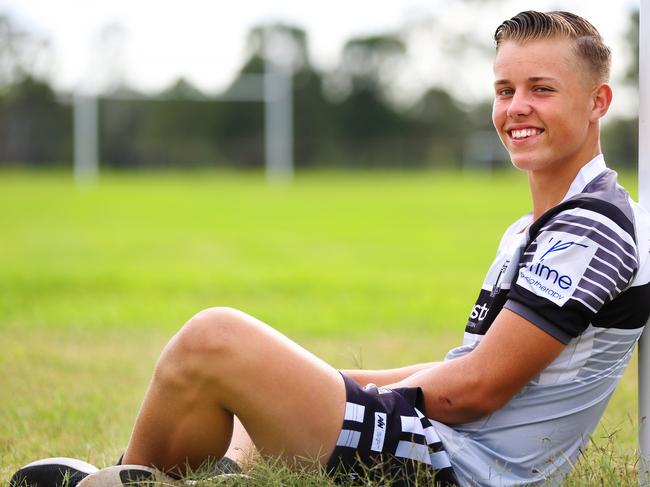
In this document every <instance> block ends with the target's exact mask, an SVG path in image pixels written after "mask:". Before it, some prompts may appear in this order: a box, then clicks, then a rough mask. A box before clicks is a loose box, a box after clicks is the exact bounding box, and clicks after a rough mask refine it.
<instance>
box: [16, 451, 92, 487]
mask: <svg viewBox="0 0 650 487" xmlns="http://www.w3.org/2000/svg"><path fill="white" fill-rule="evenodd" d="M97 471H98V469H97V467H95V466H94V465H91V464H90V463H86V462H84V461H81V460H77V459H75V458H65V457H57V458H44V459H43V460H37V461H35V462H32V463H29V464H27V465H25V466H24V467H22V468H21V469H19V470H18V471H17V472H16V473H15V474H13V476H12V477H11V480H10V481H9V487H75V486H76V485H77V484H78V483H79V482H80V481H81V480H83V479H84V478H86V477H87V476H88V475H90V474H92V473H95V472H97Z"/></svg>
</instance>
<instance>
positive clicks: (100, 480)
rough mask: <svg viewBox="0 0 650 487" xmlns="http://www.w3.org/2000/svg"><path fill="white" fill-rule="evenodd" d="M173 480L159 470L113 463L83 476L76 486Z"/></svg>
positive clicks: (102, 486) (106, 486)
mask: <svg viewBox="0 0 650 487" xmlns="http://www.w3.org/2000/svg"><path fill="white" fill-rule="evenodd" d="M171 482H173V479H172V478H171V477H168V476H167V475H165V474H164V473H162V472H161V471H160V470H157V469H155V468H151V467H144V466H142V465H114V466H112V467H107V468H102V469H101V470H98V471H97V472H95V473H93V474H91V475H88V476H87V477H85V478H84V479H83V480H82V481H81V482H79V484H78V485H77V487H120V486H122V485H136V484H145V485H146V484H161V483H165V484H169V483H171Z"/></svg>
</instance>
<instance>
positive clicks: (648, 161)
mask: <svg viewBox="0 0 650 487" xmlns="http://www.w3.org/2000/svg"><path fill="white" fill-rule="evenodd" d="M638 165H639V166H638V167H639V203H640V204H641V206H643V207H644V208H646V209H647V210H650V0H641V1H640V5H639V162H638ZM638 372H639V384H638V385H639V387H638V389H639V390H638V393H639V484H640V485H644V486H650V428H649V427H648V421H649V420H650V337H649V336H648V331H647V330H646V331H645V332H644V333H643V336H642V337H641V340H640V341H639V365H638Z"/></svg>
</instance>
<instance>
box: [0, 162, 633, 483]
mask: <svg viewBox="0 0 650 487" xmlns="http://www.w3.org/2000/svg"><path fill="white" fill-rule="evenodd" d="M528 206H529V203H528V193H527V187H526V183H525V180H524V179H523V178H522V177H521V175H514V174H508V175H495V176H490V175H459V174H437V173H407V174H401V173H383V174H366V173H353V174H348V173H320V174H305V175H301V176H299V177H298V180H297V181H296V183H295V184H294V185H292V186H291V187H287V188H278V187H276V188H273V187H268V186H267V185H266V183H265V182H264V180H263V178H262V177H261V176H259V175H255V174H253V175H250V174H249V175H237V174H219V173H203V174H198V175H196V174H195V175H183V174H157V175H143V174H142V175H114V174H113V175H108V176H106V177H104V178H103V179H102V180H101V183H100V184H99V185H98V186H96V187H93V188H88V189H86V190H77V189H75V188H74V186H73V184H72V180H71V178H70V177H69V176H68V175H65V174H38V173H24V172H0V208H2V211H0V232H2V238H0V344H1V345H2V352H1V353H0V481H2V480H6V479H8V477H9V475H10V473H11V472H12V471H13V470H15V469H16V468H18V467H19V466H20V465H22V464H25V463H27V462H29V461H31V460H34V459H37V458H42V457H47V456H72V457H77V458H81V459H84V460H87V461H90V462H91V463H94V464H96V465H98V466H106V465H110V464H112V463H114V462H115V460H116V459H117V457H118V456H119V454H120V453H121V451H122V449H123V448H124V446H125V444H126V441H127V439H128V436H129V433H130V428H131V426H132V422H133V418H134V416H135V414H136V412H137V408H138V405H139V402H140V400H141V398H142V396H143V394H144V390H145V387H146V384H147V382H148V380H149V377H150V374H151V371H152V368H153V365H154V363H155V360H156V357H157V354H158V352H159V350H160V348H161V347H162V345H163V344H164V343H165V341H166V340H167V339H168V338H169V337H170V336H171V334H173V333H174V331H175V330H176V329H177V328H178V327H179V326H181V325H182V323H183V322H184V321H185V320H186V319H187V318H189V317H190V316H191V315H192V314H194V313H195V312H196V311H198V310H200V309H202V308H205V307H207V306H212V305H229V306H234V307H238V308H241V309H243V310H245V311H247V312H249V313H251V314H253V315H255V316H258V317H259V318H261V319H263V320H264V321H266V322H268V323H270V324H271V325H273V326H275V327H277V328H278V329H280V330H281V331H283V332H284V333H286V334H288V335H289V336H290V337H292V338H294V339H295V340H297V341H298V342H300V343H301V344H303V345H305V346H306V347H307V348H308V349H310V350H312V351H314V352H316V353H317V354H318V355H320V356H322V357H323V358H325V359H326V360H328V361H330V362H331V363H332V364H333V365H335V366H337V367H354V366H359V365H360V366H363V367H366V368H371V367H391V366H398V365H404V364H407V363H410V362H418V361H424V360H435V359H440V358H442V356H443V355H444V353H445V352H446V350H448V349H449V348H450V347H451V346H454V345H456V344H458V343H459V342H460V341H461V339H462V330H463V328H464V323H465V320H466V317H467V314H468V312H469V309H470V308H471V305H472V304H473V301H474V299H475V297H476V295H477V294H478V290H479V287H480V284H481V282H482V280H483V275H484V273H485V271H486V270H487V266H488V265H489V263H490V262H491V260H492V257H493V255H494V252H495V248H496V244H497V242H498V239H499V238H500V236H501V234H502V232H503V229H504V227H505V226H506V225H507V224H508V223H509V222H510V221H512V220H513V219H514V218H516V217H517V216H519V215H520V214H522V213H524V212H525V211H527V210H528ZM635 373H636V371H635V370H634V369H633V368H630V370H628V372H627V373H626V375H625V377H624V378H623V382H622V384H621V386H620V387H619V389H618V390H617V392H616V394H615V396H614V398H613V399H612V401H611V404H610V406H609V408H608V410H607V414H606V418H605V420H604V421H603V423H602V426H601V427H600V428H599V429H598V430H597V432H596V433H595V435H594V441H595V443H596V444H597V445H598V447H597V448H595V447H594V448H591V450H590V452H589V454H588V455H587V463H585V465H586V467H584V468H588V469H591V471H592V472H593V471H594V469H595V471H597V472H601V474H602V472H610V470H611V472H612V473H611V475H612V478H618V479H619V480H621V479H623V480H624V478H625V477H624V476H625V475H627V472H632V473H633V472H634V465H633V464H634V460H633V459H634V448H635V441H636V440H635V431H636V375H635ZM613 432H615V433H616V435H615V440H612V439H610V438H611V436H612V433H613ZM603 445H604V446H603ZM610 446H611V447H612V448H613V450H615V453H616V454H615V455H614V460H613V464H612V463H611V462H610V464H609V465H610V466H612V465H613V466H612V468H611V469H610V470H607V468H609V467H607V466H606V465H607V461H609V460H608V459H611V458H612V455H613V454H610V453H611V452H608V450H602V449H603V448H609V447H610ZM598 448H601V450H599V449H598ZM603 465H605V466H603ZM582 469H583V467H582V465H581V466H579V468H578V471H577V473H576V475H580V472H583V476H582V477H579V476H578V477H575V478H576V479H578V480H575V482H577V483H575V484H573V485H589V484H590V482H591V481H590V480H589V481H587V480H585V479H588V478H592V477H589V475H591V474H589V473H584V472H585V470H582ZM586 472H589V470H587V471H586ZM607 475H609V474H607ZM630 475H632V474H630ZM593 478H595V477H593ZM583 480H584V481H585V482H587V483H584V484H581V483H580V482H582V481H583ZM623 480H621V482H623ZM260 485H261V484H260ZM278 485H279V484H278ZM591 485H595V484H591ZM608 485H609V484H608ZM611 485H615V484H611Z"/></svg>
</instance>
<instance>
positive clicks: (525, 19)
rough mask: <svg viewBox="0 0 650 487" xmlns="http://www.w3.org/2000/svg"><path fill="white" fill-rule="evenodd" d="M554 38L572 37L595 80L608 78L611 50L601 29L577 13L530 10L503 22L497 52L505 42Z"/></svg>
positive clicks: (577, 50)
mask: <svg viewBox="0 0 650 487" xmlns="http://www.w3.org/2000/svg"><path fill="white" fill-rule="evenodd" d="M553 38H560V39H561V38H564V39H570V40H572V41H573V43H574V47H575V54H576V55H577V56H578V58H580V59H582V60H583V61H584V62H585V63H586V65H587V66H588V68H589V69H590V70H591V71H592V73H593V75H594V77H595V79H596V81H597V82H598V83H607V82H608V81H609V73H610V68H611V64H612V53H611V51H610V49H609V47H607V46H606V45H605V43H604V41H603V38H602V37H601V35H600V33H599V32H598V30H596V28H595V27H594V26H593V25H591V24H590V23H589V22H588V21H587V20H585V19H583V18H582V17H580V16H578V15H575V14H572V13H570V12H562V11H554V12H536V11H534V10H528V11H526V12H520V13H518V14H517V15H515V16H514V17H513V18H511V19H509V20H506V21H504V22H503V23H502V24H501V25H500V26H499V27H497V30H496V32H495V33H494V40H495V41H496V48H497V51H498V50H499V46H500V45H501V44H502V43H503V42H505V41H515V42H519V43H525V42H527V41H536V40H543V39H553Z"/></svg>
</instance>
